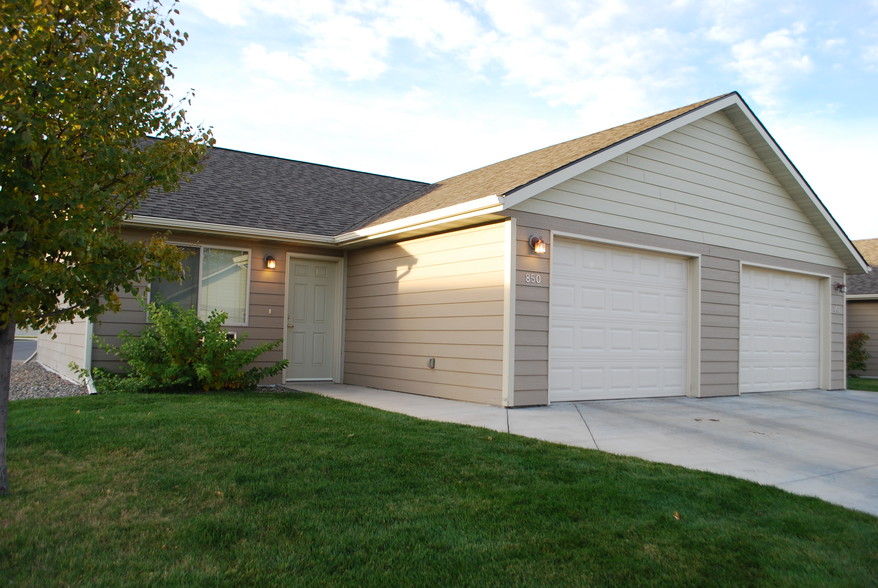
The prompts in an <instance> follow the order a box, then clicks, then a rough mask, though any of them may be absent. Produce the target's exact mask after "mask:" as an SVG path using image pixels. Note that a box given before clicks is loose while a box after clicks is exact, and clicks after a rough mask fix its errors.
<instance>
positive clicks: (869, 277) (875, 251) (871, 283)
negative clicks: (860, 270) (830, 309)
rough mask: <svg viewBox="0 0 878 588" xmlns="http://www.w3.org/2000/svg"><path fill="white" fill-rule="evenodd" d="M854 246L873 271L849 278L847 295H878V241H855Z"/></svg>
mask: <svg viewBox="0 0 878 588" xmlns="http://www.w3.org/2000/svg"><path fill="white" fill-rule="evenodd" d="M853 244H854V245H855V246H856V248H857V249H859V251H860V253H862V254H863V257H864V258H865V259H866V262H867V263H868V264H869V265H870V266H871V268H872V271H871V272H870V273H868V274H858V275H850V276H848V277H847V293H848V294H878V239H860V240H858V241H853Z"/></svg>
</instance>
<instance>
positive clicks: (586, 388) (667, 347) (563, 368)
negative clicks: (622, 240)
mask: <svg viewBox="0 0 878 588" xmlns="http://www.w3.org/2000/svg"><path fill="white" fill-rule="evenodd" d="M554 255H555V256H556V257H557V258H558V259H559V260H560V262H558V263H556V262H555V260H553V264H552V291H551V293H550V303H551V317H552V323H551V327H550V347H551V349H550V388H551V393H550V394H551V399H552V400H553V401H558V400H582V399H598V398H633V397H650V396H677V395H682V394H684V392H685V382H686V378H685V375H686V370H685V365H686V361H687V332H688V305H689V294H688V262H687V261H686V260H685V259H682V258H676V257H672V256H667V255H663V254H656V253H652V252H641V251H637V250H630V251H629V250H625V249H621V248H617V247H611V246H604V245H597V244H593V243H585V242H577V241H568V240H563V239H557V240H556V241H555V247H554ZM571 288H572V289H573V291H574V295H573V296H574V298H575V304H574V305H573V306H571V305H570V304H569V298H570V290H571ZM571 328H572V329H573V330H574V332H575V335H574V337H573V345H572V346H571V345H569V341H570V329H571Z"/></svg>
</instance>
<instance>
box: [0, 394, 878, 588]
mask: <svg viewBox="0 0 878 588" xmlns="http://www.w3.org/2000/svg"><path fill="white" fill-rule="evenodd" d="M9 441H10V454H9V470H10V477H11V481H12V493H11V494H10V495H9V496H7V497H0V584H2V585H6V584H7V582H8V584H9V585H25V586H52V585H88V586H147V585H158V584H161V585H186V586H217V585H272V584H274V585H277V584H283V585H302V586H313V585H317V586H382V587H383V586H586V585H629V584H635V585H638V584H639V585H643V584H648V585H667V586H680V585H683V586H695V585H704V586H758V585H763V586H781V585H785V586H832V585H837V586H867V585H876V579H878V518H875V517H871V516H868V515H865V514H862V513H856V512H853V511H848V510H846V509H844V508H841V507H837V506H833V505H830V504H828V503H825V502H823V501H820V500H817V499H813V498H806V497H801V496H794V495H792V494H787V493H785V492H783V491H781V490H778V489H776V488H772V487H767V486H759V485H757V484H753V483H750V482H745V481H742V480H736V479H733V478H728V477H723V476H717V475H713V474H708V473H702V472H695V471H690V470H685V469H682V468H677V467H672V466H665V465H658V464H651V463H647V462H644V461H641V460H637V459H633V458H624V457H617V456H612V455H609V454H604V453H601V452H597V451H590V450H584V449H576V448H570V447H564V446H559V445H553V444H550V443H544V442H540V441H535V440H531V439H525V438H520V437H515V436H512V435H506V434H499V433H496V432H492V431H488V430H485V429H478V428H471V427H465V426H459V425H451V424H443V423H435V422H426V421H418V420H416V419H413V418H409V417H405V416H401V415H395V414H390V413H383V412H380V411H377V410H373V409H370V408H366V407H362V406H358V405H353V404H346V403H343V402H339V401H335V400H331V399H327V398H322V397H319V396H312V395H306V394H282V395H281V394H278V395H273V394H256V393H242V394H231V393H229V394H216V395H210V396H203V395H180V396H165V395H142V396H130V395H100V396H92V397H76V398H67V399H56V400H28V401H15V402H12V403H11V408H10V431H9ZM675 515H678V516H679V518H678V516H675Z"/></svg>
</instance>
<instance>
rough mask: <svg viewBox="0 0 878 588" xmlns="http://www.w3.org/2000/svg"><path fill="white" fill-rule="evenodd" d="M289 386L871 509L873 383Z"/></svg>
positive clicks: (875, 424) (876, 471)
mask: <svg viewBox="0 0 878 588" xmlns="http://www.w3.org/2000/svg"><path fill="white" fill-rule="evenodd" d="M295 388H296V389H297V390H302V391H306V392H315V393H318V394H323V395H326V396H331V397H333V398H338V399H341V400H347V401H350V402H357V403H360V404H365V405H368V406H373V407H375V408H380V409H383V410H389V411H392V412H400V413H404V414H408V415H411V416H415V417H418V418H423V419H429V420H437V421H446V422H454V423H462V424H468V425H475V426H481V427H487V428H489V429H493V430H496V431H504V432H509V433H514V434H517V435H523V436H526V437H533V438H536V439H543V440H546V441H553V442H557V443H564V444H567V445H574V446H577V447H586V448H591V449H599V450H601V451H607V452H610V453H617V454H620V455H630V456H635V457H640V458H643V459H647V460H650V461H656V462H663V463H670V464H675V465H680V466H684V467H687V468H693V469H700V470H706V471H710V472H716V473H720V474H728V475H731V476H735V477H738V478H744V479H747V480H752V481H754V482H759V483H762V484H770V485H773V486H777V487H779V488H783V489H784V490H788V491H790V492H793V493H796V494H802V495H806V496H817V497H819V498H822V499H824V500H827V501H829V502H833V503H835V504H840V505H842V506H846V507H848V508H853V509H857V510H861V511H865V512H868V513H871V514H873V515H876V516H878V393H875V392H859V391H853V390H848V391H832V392H827V391H823V390H803V391H795V392H770V393H763V394H748V395H745V396H735V397H727V398H704V399H699V398H658V399H646V400H608V401H597V402H563V403H557V404H553V405H552V406H547V407H534V408H513V409H504V408H500V407H495V406H484V405H479V404H472V403H468V402H456V401H453V400H443V399H437V398H428V397H424V396H415V395H411V394H401V393H398V392H388V391H384V390H375V389H371V388H361V387H356V386H344V385H340V384H324V383H320V384H299V383H297V384H296V385H295Z"/></svg>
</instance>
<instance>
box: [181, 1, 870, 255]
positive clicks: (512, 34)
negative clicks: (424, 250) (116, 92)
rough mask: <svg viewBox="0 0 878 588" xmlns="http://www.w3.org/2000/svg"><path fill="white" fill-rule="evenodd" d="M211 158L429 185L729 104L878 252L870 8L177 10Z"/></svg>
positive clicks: (235, 6)
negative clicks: (326, 168)
mask: <svg viewBox="0 0 878 588" xmlns="http://www.w3.org/2000/svg"><path fill="white" fill-rule="evenodd" d="M178 8H179V10H180V12H181V14H180V16H179V17H178V18H177V19H176V24H177V26H178V27H179V28H181V29H182V30H185V31H187V32H188V33H189V35H190V41H189V43H188V44H187V45H186V46H185V47H183V48H182V49H180V50H179V51H178V52H177V53H176V54H174V55H173V57H172V59H171V61H172V63H173V64H174V65H175V66H176V67H177V70H176V76H175V78H174V79H173V80H172V82H171V88H172V90H173V92H174V95H175V96H176V97H181V96H183V95H184V94H185V92H186V91H188V90H190V89H191V90H194V93H195V95H194V98H193V100H192V105H191V107H189V116H188V118H189V120H190V121H191V122H196V123H204V124H206V125H208V126H212V127H213V129H214V134H215V137H216V139H217V144H218V145H219V146H221V147H228V148H231V149H240V150H243V151H250V152H254V153H263V154H266V155H276V156H280V157H288V158H291V159H299V160H303V161H310V162H314V163H322V164H327V165H333V166H338V167H344V168H350V169H356V170H361V171H368V172H372V173H379V174H386V175H390V176H397V177H403V178H407V179H415V180H421V181H437V180H440V179H443V178H446V177H450V176H453V175H456V174H458V173H462V172H465V171H469V170H471V169H475V168H477V167H480V166H482V165H487V164H490V163H493V162H496V161H500V160H502V159H505V158H507V157H512V156H515V155H519V154H521V153H525V152H528V151H532V150H534V149H538V148H541V147H545V146H548V145H552V144H555V143H558V142H560V141H565V140H568V139H573V138H576V137H580V136H583V135H586V134H589V133H592V132H595V131H599V130H601V129H605V128H609V127H612V126H614V125H617V124H622V123H625V122H629V121H632V120H635V119H638V118H642V117H644V116H649V115H652V114H656V113H659V112H663V111H665V110H668V109H671V108H676V107H679V106H684V105H686V104H690V103H693V102H696V101H699V100H702V99H705V98H710V97H713V96H718V95H720V94H724V93H726V92H729V91H733V90H737V91H738V92H740V93H741V95H742V96H743V98H744V100H746V101H747V103H748V104H749V105H750V107H751V108H752V109H753V110H754V111H755V113H756V115H757V116H758V117H759V118H760V120H761V121H762V122H763V123H764V124H765V126H766V127H767V128H768V130H769V132H771V133H772V135H773V136H774V137H775V139H776V140H777V141H778V143H779V144H780V145H781V147H782V148H783V149H784V150H785V151H786V153H787V154H788V155H789V156H790V158H791V159H792V161H793V162H794V163H795V164H796V166H797V167H798V168H799V169H800V171H801V172H802V174H803V175H804V176H805V178H806V179H807V180H808V181H809V183H810V184H811V186H812V187H813V188H814V190H815V191H816V192H817V194H818V196H819V197H820V198H821V199H822V200H823V202H824V203H825V204H826V206H827V207H828V208H829V210H830V212H831V213H832V214H833V216H835V218H836V220H838V222H839V223H840V224H841V226H842V228H843V229H845V231H846V232H847V233H848V235H849V236H850V237H851V238H853V239H864V238H873V237H874V238H878V188H876V181H875V179H874V177H873V173H872V171H873V169H874V168H875V167H876V166H878V109H876V97H878V0H845V1H843V2H841V1H824V0H808V1H784V0H777V1H775V0H666V1H665V2H655V1H653V0H594V1H585V0H304V1H299V0H181V2H180V4H179V6H178Z"/></svg>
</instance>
